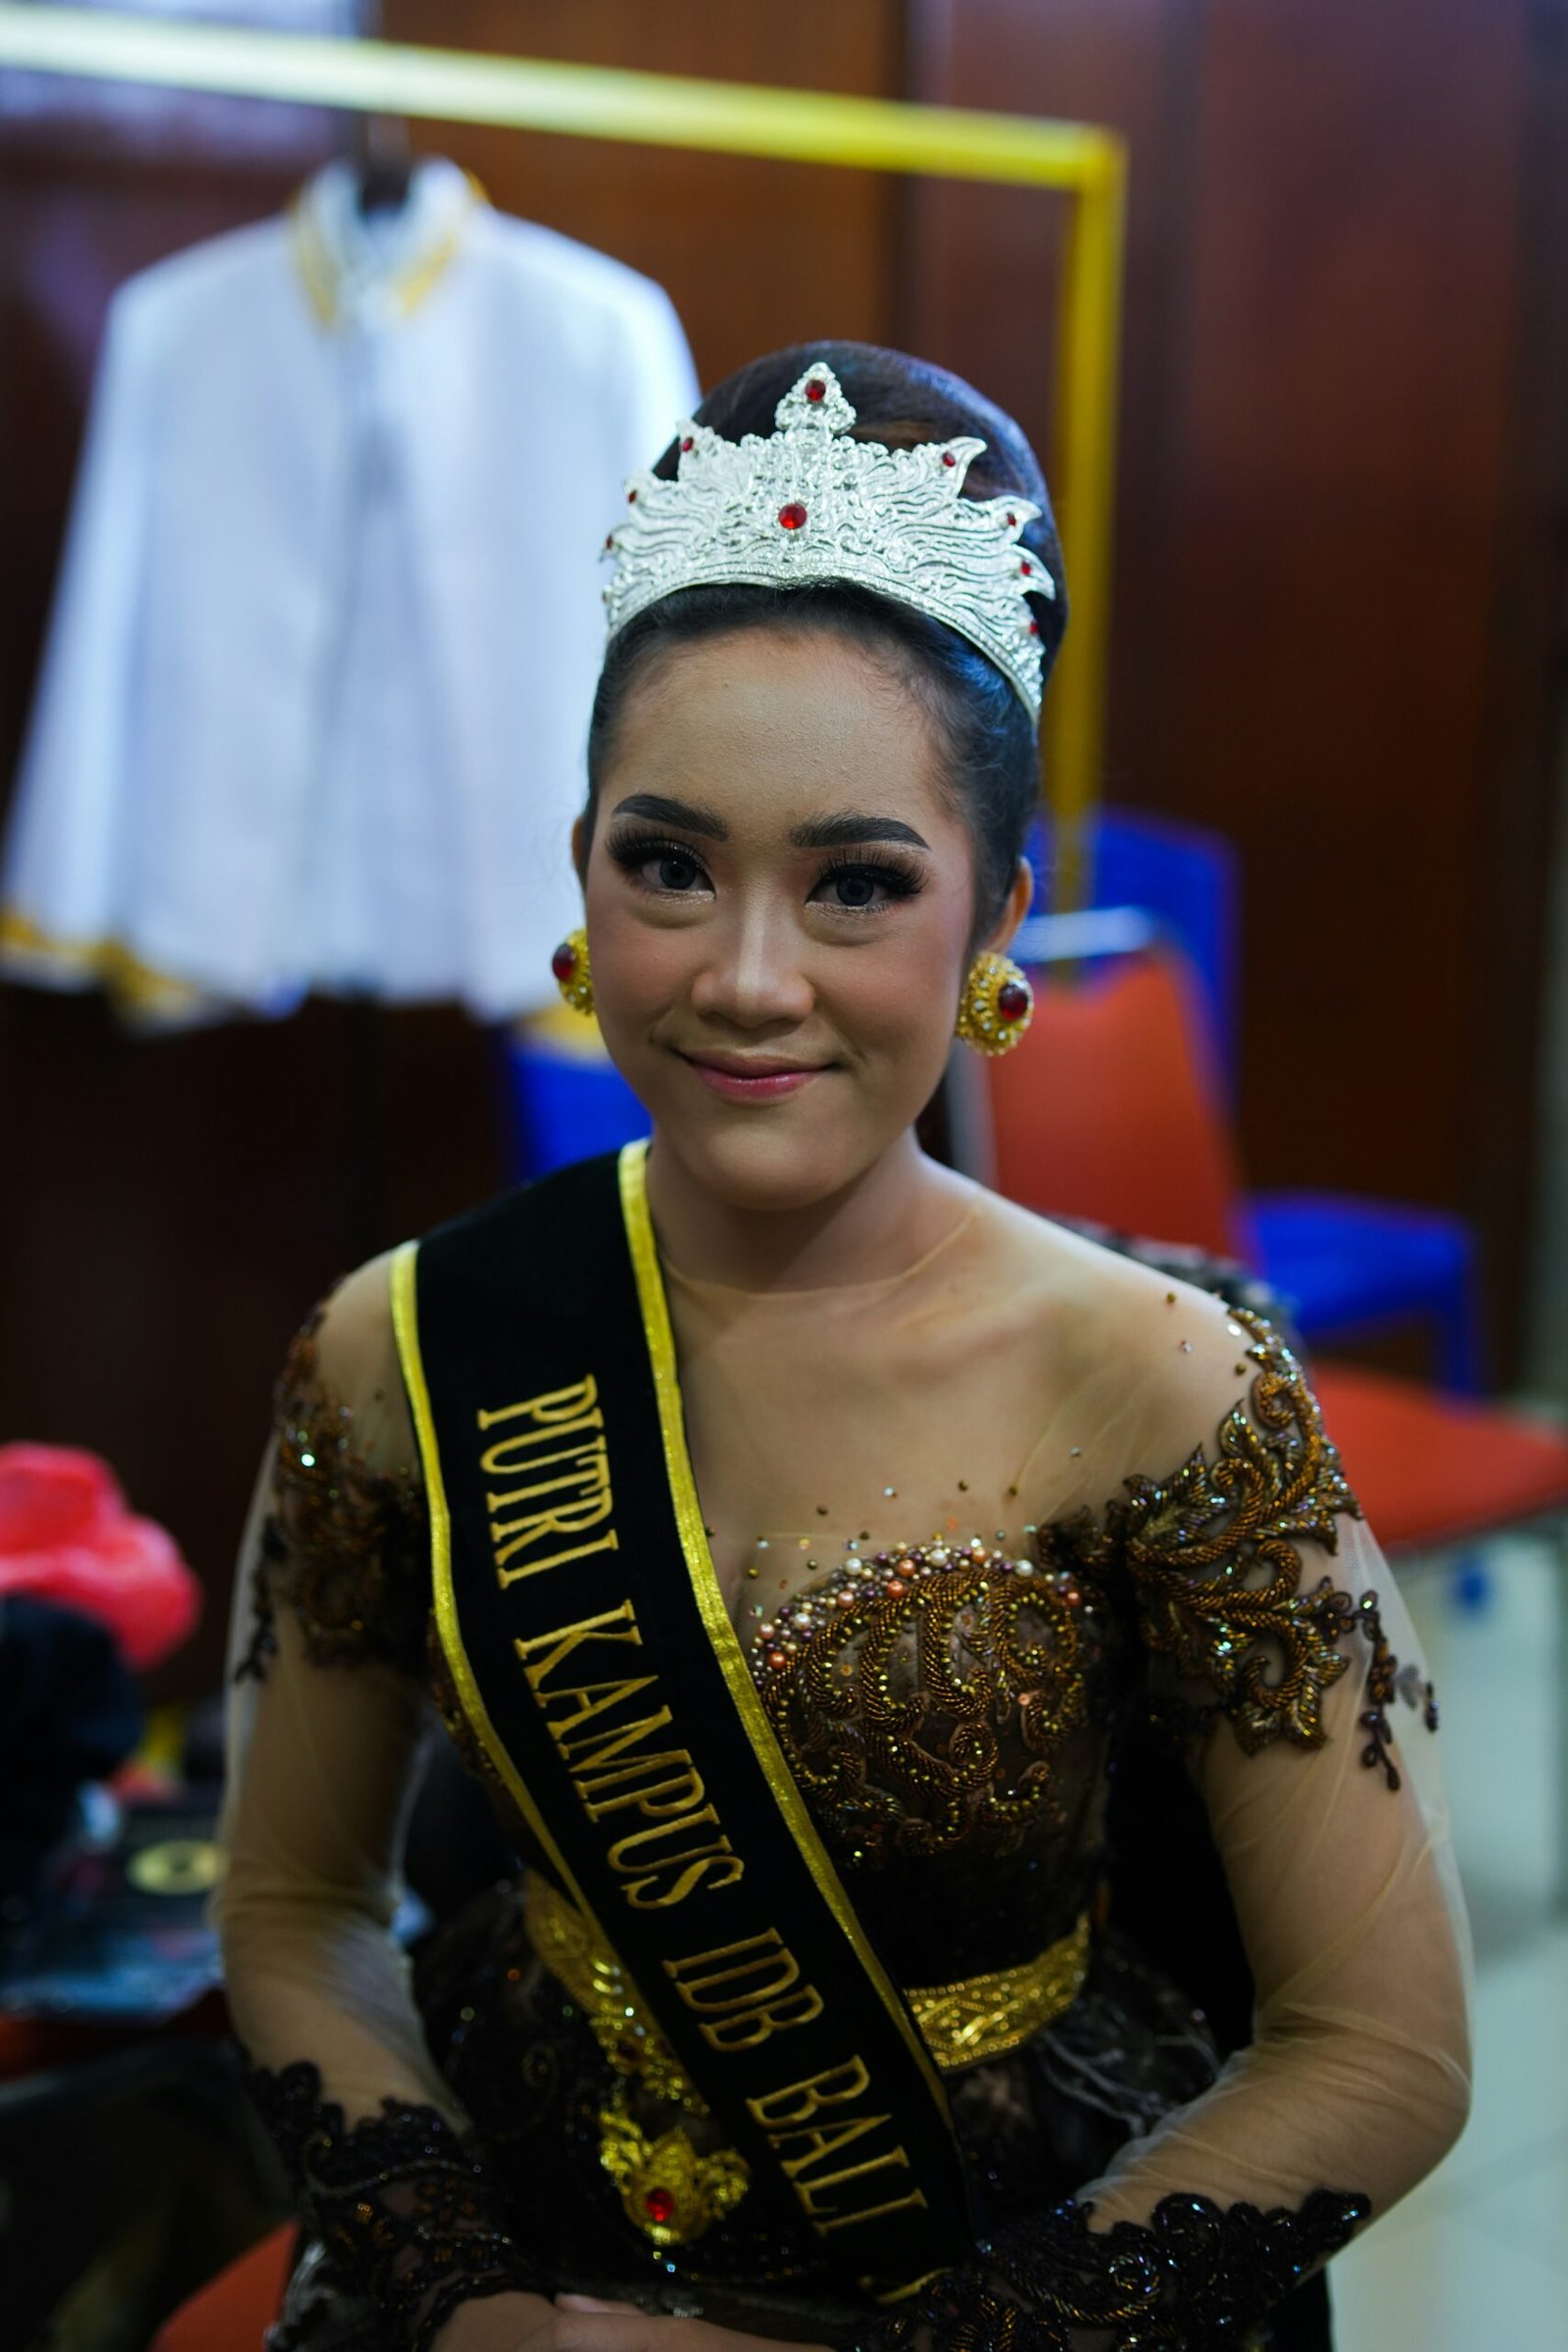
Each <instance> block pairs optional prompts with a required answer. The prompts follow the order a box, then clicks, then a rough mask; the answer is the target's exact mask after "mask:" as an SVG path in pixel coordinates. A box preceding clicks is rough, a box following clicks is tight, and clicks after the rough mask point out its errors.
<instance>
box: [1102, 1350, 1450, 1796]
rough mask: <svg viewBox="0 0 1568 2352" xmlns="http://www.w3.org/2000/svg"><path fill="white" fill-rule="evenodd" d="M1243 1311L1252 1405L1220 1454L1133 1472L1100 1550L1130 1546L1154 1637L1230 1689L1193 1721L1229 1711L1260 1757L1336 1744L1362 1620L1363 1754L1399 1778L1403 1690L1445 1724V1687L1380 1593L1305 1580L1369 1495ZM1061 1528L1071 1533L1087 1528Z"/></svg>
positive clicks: (1287, 1361)
mask: <svg viewBox="0 0 1568 2352" xmlns="http://www.w3.org/2000/svg"><path fill="white" fill-rule="evenodd" d="M1232 1312H1233V1314H1234V1316H1235V1319H1236V1322H1237V1324H1238V1325H1240V1326H1241V1327H1242V1329H1243V1331H1244V1332H1245V1333H1246V1335H1247V1336H1248V1338H1249V1339H1250V1346H1249V1348H1248V1349H1247V1353H1248V1355H1249V1356H1250V1358H1251V1360H1252V1361H1253V1362H1255V1363H1256V1364H1257V1366H1258V1367H1259V1369H1258V1373H1257V1377H1256V1379H1255V1380H1254V1382H1253V1384H1252V1393H1251V1400H1250V1417H1249V1414H1248V1412H1247V1411H1246V1410H1244V1408H1243V1407H1242V1406H1240V1405H1238V1406H1236V1407H1235V1409H1234V1410H1233V1411H1232V1412H1230V1413H1228V1414H1227V1415H1226V1417H1225V1419H1224V1421H1223V1422H1222V1423H1221V1425H1220V1430H1219V1442H1218V1456H1217V1459H1215V1460H1213V1461H1210V1460H1208V1459H1207V1458H1206V1456H1205V1454H1204V1452H1203V1450H1202V1448H1201V1447H1200V1448H1199V1449H1198V1450H1197V1451H1195V1452H1194V1453H1193V1454H1191V1455H1190V1456H1189V1458H1188V1459H1187V1461H1186V1462H1184V1463H1183V1465H1182V1467H1181V1468H1180V1469H1179V1470H1178V1471H1177V1472H1176V1473H1175V1475H1174V1476H1173V1477H1171V1478H1169V1479H1166V1480H1163V1481H1156V1480H1154V1479H1149V1478H1133V1479H1129V1480H1128V1481H1127V1492H1126V1496H1125V1498H1124V1499H1121V1500H1118V1501H1116V1502H1113V1503H1112V1504H1110V1505H1109V1507H1108V1508H1107V1510H1106V1513H1105V1529H1104V1537H1103V1542H1102V1543H1101V1544H1099V1545H1096V1546H1094V1547H1093V1548H1095V1549H1096V1550H1098V1551H1099V1553H1100V1556H1101V1559H1102V1562H1104V1561H1108V1560H1109V1559H1110V1558H1113V1557H1114V1556H1115V1554H1116V1553H1117V1552H1118V1551H1119V1553H1120V1556H1121V1558H1122V1560H1123V1562H1124V1564H1125V1568H1126V1572H1127V1575H1128V1577H1129V1578H1130V1580H1131V1583H1132V1587H1133V1590H1134V1593H1135V1594H1136V1597H1137V1602H1138V1608H1139V1615H1140V1622H1141V1628H1142V1633H1143V1639H1144V1641H1145V1642H1146V1643H1147V1645H1148V1646H1149V1648H1150V1649H1152V1650H1154V1651H1156V1652H1158V1653H1161V1654H1163V1655H1166V1656H1168V1657H1170V1658H1171V1659H1172V1660H1173V1661H1174V1663H1175V1665H1176V1667H1177V1669H1178V1670H1179V1672H1181V1673H1182V1674H1183V1675H1185V1676H1188V1677H1190V1678H1192V1679H1194V1680H1197V1681H1202V1682H1206V1683H1207V1684H1208V1685H1209V1686H1210V1687H1211V1688H1212V1689H1213V1690H1214V1691H1215V1692H1216V1693H1217V1695H1216V1697H1215V1699H1214V1700H1213V1701H1212V1702H1211V1704H1210V1705H1208V1706H1207V1707H1206V1708H1204V1707H1200V1708H1197V1709H1195V1710H1193V1711H1192V1714H1193V1726H1192V1728H1194V1729H1196V1730H1198V1731H1206V1730H1207V1729H1208V1728H1209V1727H1210V1726H1211V1725H1212V1723H1213V1721H1214V1720H1215V1718H1216V1717H1217V1716H1219V1715H1223V1716H1225V1717H1226V1718H1227V1720H1228V1721H1229V1722H1230V1724H1231V1727H1232V1729H1233V1730H1234V1732H1235V1734H1236V1738H1237V1740H1238V1741H1239V1743H1240V1745H1241V1746H1242V1748H1243V1750H1244V1751H1245V1752H1246V1753H1247V1754H1249V1755H1255V1754H1256V1753H1257V1751H1258V1750H1259V1749H1260V1748H1263V1747H1266V1746H1267V1745H1268V1744H1269V1743H1270V1742H1271V1741H1272V1740H1281V1739H1283V1740H1291V1741H1292V1742H1293V1743H1294V1744H1295V1745H1297V1746H1299V1747H1319V1746H1321V1745H1322V1743H1323V1740H1324V1737H1325V1734H1324V1729H1323V1697H1324V1693H1325V1692H1326V1691H1328V1690H1329V1689H1330V1687H1331V1686H1332V1685H1333V1684H1335V1683H1337V1682H1338V1681H1339V1679H1340V1677H1341V1676H1342V1675H1343V1674H1345V1673H1346V1672H1348V1668H1349V1665H1350V1654H1349V1650H1348V1646H1347V1644H1348V1637H1349V1635H1350V1634H1351V1632H1352V1630H1353V1629H1354V1628H1355V1627H1356V1626H1357V1624H1359V1626H1360V1628H1361V1630H1362V1631H1363V1632H1364V1633H1365V1635H1366V1637H1367V1639H1368V1641H1369V1642H1370V1643H1371V1645H1372V1657H1371V1663H1370V1665H1369V1668H1368V1675H1367V1702H1368V1703H1367V1710H1366V1712H1365V1713H1364V1714H1363V1715H1362V1718H1361V1722H1362V1725H1363V1728H1365V1730H1366V1731H1367V1733H1368V1735H1369V1738H1368V1744H1367V1747H1366V1748H1365V1750H1364V1751H1363V1757H1362V1760H1363V1762H1364V1763H1366V1764H1368V1765H1369V1766H1370V1765H1381V1767H1382V1769H1383V1771H1384V1773H1385V1776H1386V1777H1387V1779H1388V1781H1389V1785H1390V1787H1391V1788H1395V1789H1397V1787H1398V1785H1399V1776H1398V1772H1397V1768H1396V1766H1395V1765H1394V1762H1393V1759H1392V1757H1391V1755H1390V1753H1389V1742H1390V1739H1391V1737H1392V1734H1391V1732H1390V1727H1389V1721H1388V1715H1387V1704H1388V1701H1389V1699H1390V1698H1392V1697H1393V1696H1394V1695H1395V1694H1396V1692H1397V1693H1399V1694H1400V1695H1402V1696H1404V1697H1405V1698H1407V1699H1408V1700H1409V1701H1410V1703H1411V1704H1412V1705H1419V1706H1420V1707H1421V1709H1422V1712H1423V1716H1424V1720H1425V1722H1426V1725H1427V1728H1428V1730H1431V1731H1435V1730H1436V1729H1437V1721H1438V1716H1437V1704H1436V1700H1435V1698H1434V1696H1433V1692H1432V1687H1431V1685H1430V1684H1429V1683H1424V1682H1422V1680H1421V1678H1420V1676H1419V1673H1418V1672H1417V1670H1415V1669H1414V1668H1402V1669H1401V1668H1400V1666H1399V1664H1398V1661H1397V1659H1396V1658H1395V1657H1394V1656H1393V1654H1392V1652H1391V1650H1390V1648H1389V1644H1388V1642H1387V1640H1386V1638H1385V1636H1384V1634H1383V1629H1382V1621H1381V1618H1380V1617H1379V1614H1378V1605H1377V1595H1376V1594H1375V1593H1367V1594H1365V1595H1364V1596H1363V1597H1362V1599H1361V1600H1360V1601H1359V1602H1357V1601H1355V1600H1352V1599H1351V1597H1350V1595H1349V1593H1346V1592H1345V1591H1344V1590H1343V1589H1342V1588H1341V1587H1339V1586H1337V1585H1336V1584H1335V1583H1334V1581H1333V1579H1332V1578H1331V1577H1327V1576H1325V1577H1321V1578H1319V1579H1318V1581H1317V1582H1316V1584H1313V1585H1303V1584H1302V1580H1301V1560H1300V1554H1299V1549H1298V1546H1299V1544H1303V1543H1311V1544H1320V1545H1321V1546H1322V1547H1323V1549H1324V1550H1325V1551H1327V1552H1329V1553H1330V1554H1333V1553H1334V1552H1336V1551H1337V1550H1338V1548H1339V1538H1338V1533H1337V1530H1336V1527H1335V1520H1336V1517H1337V1516H1338V1515H1339V1514H1340V1513H1341V1512H1345V1513H1348V1515H1349V1516H1350V1517H1352V1518H1357V1519H1358V1518H1360V1516H1361V1506H1360V1503H1359V1502H1358V1501H1357V1500H1356V1497H1355V1495H1353V1493H1352V1492H1351V1490H1350V1487H1349V1484H1348V1480H1347V1479H1346V1476H1345V1472H1344V1470H1343V1469H1342V1467H1341V1464H1340V1457H1339V1453H1338V1451H1337V1449H1336V1447H1335V1446H1334V1445H1333V1443H1332V1441H1331V1440H1330V1439H1329V1437H1328V1435H1327V1433H1326V1432H1325V1430H1324V1427H1323V1417H1322V1414H1321V1412H1320V1410H1319V1408H1318V1403H1317V1399H1316V1398H1315V1397H1314V1396H1313V1395H1312V1392H1311V1390H1310V1388H1309V1387H1308V1386H1307V1383H1306V1378H1305V1375H1304V1374H1303V1372H1302V1370H1301V1366H1300V1364H1299V1362H1298V1360H1297V1358H1296V1356H1295V1354H1294V1353H1293V1352H1292V1350H1291V1349H1290V1348H1289V1347H1287V1345H1286V1343H1285V1342H1284V1340H1283V1339H1281V1338H1280V1336H1279V1334H1278V1333H1277V1332H1276V1331H1274V1330H1273V1329H1272V1328H1271V1327H1270V1325H1269V1324H1267V1323H1266V1322H1265V1321H1264V1320H1263V1318H1262V1317H1261V1316H1259V1315H1254V1314H1251V1313H1250V1312H1248V1311H1247V1310H1246V1309H1245V1308H1242V1307H1236V1308H1233V1309H1232ZM1077 1532H1078V1534H1079V1536H1080V1539H1081V1535H1082V1531H1077ZM1060 1534H1061V1537H1062V1539H1063V1540H1064V1541H1065V1542H1067V1543H1068V1544H1071V1543H1072V1541H1073V1538H1074V1534H1075V1531H1074V1530H1073V1529H1066V1530H1062V1531H1060Z"/></svg>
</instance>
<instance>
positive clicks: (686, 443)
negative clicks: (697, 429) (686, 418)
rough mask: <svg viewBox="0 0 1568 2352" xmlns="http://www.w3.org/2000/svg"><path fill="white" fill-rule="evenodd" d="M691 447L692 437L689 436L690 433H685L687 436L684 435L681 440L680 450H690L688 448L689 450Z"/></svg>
mask: <svg viewBox="0 0 1568 2352" xmlns="http://www.w3.org/2000/svg"><path fill="white" fill-rule="evenodd" d="M691 446H692V435H691V434H690V433H687V434H686V435H685V436H684V437H683V438H682V441H681V447H682V449H690V448H691Z"/></svg>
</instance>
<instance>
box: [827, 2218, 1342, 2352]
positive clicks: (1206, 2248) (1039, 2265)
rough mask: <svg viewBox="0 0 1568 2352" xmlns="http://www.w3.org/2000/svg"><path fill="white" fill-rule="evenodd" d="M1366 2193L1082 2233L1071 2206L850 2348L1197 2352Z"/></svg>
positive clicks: (1255, 2303)
mask: <svg viewBox="0 0 1568 2352" xmlns="http://www.w3.org/2000/svg"><path fill="white" fill-rule="evenodd" d="M1371 2210H1372V2207H1371V2203H1370V2200H1369V2199H1368V2198H1366V2197H1364V2196H1361V2195H1359V2194H1346V2193H1345V2192H1343V2191H1340V2190H1335V2189H1324V2188H1320V2189H1314V2190H1313V2191H1312V2193H1311V2195H1310V2196H1309V2197H1307V2198H1306V2200H1305V2202H1304V2203H1303V2204H1301V2205H1300V2206H1299V2207H1296V2208H1290V2207H1285V2206H1276V2207H1275V2208H1274V2209H1273V2210H1272V2211H1270V2212H1268V2213H1263V2212H1260V2211H1259V2209H1258V2208H1257V2207H1256V2206H1255V2205H1247V2204H1238V2205H1223V2206H1222V2205H1216V2204H1215V2203H1214V2202H1213V2201H1212V2200H1211V2199H1210V2198H1208V2197H1200V2196H1168V2197H1161V2199H1160V2200H1159V2203H1158V2204H1157V2205H1156V2206H1155V2208H1154V2211H1153V2214H1152V2217H1151V2219H1150V2222H1149V2224H1148V2226H1147V2227H1145V2226H1144V2225H1143V2224H1140V2223H1136V2222H1117V2223H1115V2224H1114V2225H1113V2226H1112V2228H1110V2229H1106V2230H1103V2231H1097V2230H1092V2229H1090V2227H1089V2217H1090V2214H1091V2212H1092V2211H1093V2208H1092V2207H1091V2206H1088V2205H1080V2204H1078V2203H1077V2202H1076V2201H1074V2200H1069V2201H1068V2202H1067V2203H1065V2204H1061V2205H1055V2206H1053V2207H1051V2208H1050V2209H1049V2210H1048V2211H1047V2212H1045V2213H1042V2214H1039V2215H1036V2216H1033V2217H1031V2218H1030V2219H1029V2220H1028V2221H1026V2222H1017V2223H1012V2224H1009V2225H1008V2226H1007V2227H1006V2228H1005V2229H1000V2230H999V2231H998V2232H997V2234H996V2237H995V2238H994V2239H993V2240H992V2241H991V2242H990V2243H989V2244H982V2245H981V2247H980V2248H979V2251H980V2254H981V2255H982V2257H984V2260H983V2261H982V2262H980V2263H977V2264H975V2265H974V2266H973V2267H972V2268H970V2267H968V2266H966V2267H965V2268H964V2269H963V2270H961V2271H949V2272H947V2273H945V2274H944V2275H943V2276H942V2277H941V2278H938V2279H936V2280H935V2281H934V2282H933V2283H932V2284H931V2285H929V2286H928V2287H926V2288H925V2289H924V2290H923V2291H922V2293H921V2294H920V2295H919V2296H918V2297H917V2298H916V2299H915V2301H914V2303H913V2306H912V2307H907V2308H905V2309H903V2310H900V2311H899V2312H897V2313H896V2314H894V2315H893V2316H891V2317H890V2318H888V2319H886V2320H882V2321H878V2322H875V2323H874V2324H873V2325H872V2326H870V2327H867V2328H864V2329H862V2330H861V2331H860V2332H859V2333H858V2336H857V2337H856V2343H855V2352H1074V2347H1075V2346H1076V2345H1078V2344H1079V2343H1081V2342H1082V2340H1083V2339H1082V2337H1081V2336H1079V2335H1078V2334H1077V2333H1076V2332H1075V2330H1077V2329H1079V2328H1090V2329H1095V2330H1103V2332H1097V2333H1096V2334H1095V2335H1094V2338H1093V2340H1094V2342H1095V2343H1096V2344H1097V2345H1099V2346H1102V2347H1103V2352H1197V2347H1198V2346H1200V2345H1219V2344H1222V2343H1223V2344H1235V2345H1236V2346H1237V2347H1238V2352H1242V2348H1243V2347H1244V2346H1245V2345H1246V2343H1247V2342H1248V2340H1249V2339H1248V2336H1247V2334H1246V2330H1247V2329H1248V2328H1250V2327H1251V2326H1252V2325H1253V2324H1254V2323H1255V2322H1257V2321H1260V2320H1262V2319H1265V2318H1266V2317H1267V2315H1268V2313H1269V2312H1270V2310H1271V2309H1272V2308H1273V2306H1274V2305H1275V2304H1277V2303H1278V2302H1279V2301H1280V2299H1281V2297H1282V2296H1284V2295H1286V2294H1288V2293H1289V2291H1290V2289H1291V2288H1292V2287H1293V2286H1295V2285H1297V2284H1298V2283H1299V2280H1300V2279H1302V2278H1305V2276H1306V2275H1307V2273H1308V2272H1309V2271H1311V2270H1312V2269H1314V2268H1315V2267H1316V2265H1317V2264H1318V2263H1319V2262H1321V2261H1323V2260H1324V2259H1325V2258H1326V2257H1327V2256H1328V2255H1331V2254H1337V2253H1338V2252H1339V2250H1340V2248H1341V2247H1342V2246H1344V2245H1346V2244H1347V2243H1348V2240H1349V2237H1350V2235H1351V2232H1352V2231H1353V2229H1355V2228H1356V2226H1357V2224H1358V2223H1360V2222H1363V2221H1365V2220H1366V2219H1367V2217H1368V2215H1369V2214H1370V2213H1371Z"/></svg>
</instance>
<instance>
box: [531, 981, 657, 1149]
mask: <svg viewBox="0 0 1568 2352" xmlns="http://www.w3.org/2000/svg"><path fill="white" fill-rule="evenodd" d="M567 1022H569V1023H570V1024H571V1026H570V1027H569V1028H568V1027H566V1026H565V1024H566V1023H567ZM500 1041H501V1042H500V1053H501V1090H502V1100H503V1103H504V1108H505V1118H504V1127H505V1135H506V1158H507V1177H508V1181H509V1182H510V1183H513V1184H521V1183H522V1182H523V1181H524V1180H525V1179H526V1178H528V1177H531V1176H548V1175H549V1173H550V1171H551V1169H552V1168H562V1167H565V1166H566V1165H567V1164H568V1162H569V1161H571V1160H574V1159H589V1158H591V1157H592V1156H593V1155H594V1153H595V1152H616V1151H618V1150H619V1149H620V1146H621V1145H622V1144H630V1143H635V1142H636V1140H637V1139H638V1137H640V1136H644V1135H647V1133H648V1132H649V1119H648V1113H647V1112H646V1111H645V1110H644V1108H643V1106H642V1104H641V1103H639V1102H638V1100H637V1098H636V1096H635V1095H634V1094H633V1093H632V1091H631V1088H630V1087H629V1086H628V1085H627V1084H626V1081H625V1079H624V1078H623V1077H622V1076H621V1074H620V1072H619V1071H618V1070H617V1069H616V1067H615V1065H614V1063H613V1061H612V1060H611V1059H610V1057H609V1055H608V1054H606V1052H605V1049H604V1047H603V1045H602V1044H601V1042H600V1037H599V1031H598V1027H597V1026H596V1025H595V1024H592V1023H590V1022H588V1021H585V1020H584V1019H583V1018H582V1016H581V1014H580V1013H573V1012H567V1011H566V1010H565V1008H564V1007H563V1008H562V1012H561V1014H560V1016H559V1017H558V1016H557V1015H556V1014H555V1013H554V1012H551V1013H549V1014H546V1015H544V1016H543V1017H542V1018H541V1019H540V1020H538V1021H537V1022H535V1023H532V1024H530V1026H529V1027H528V1028H527V1029H526V1030H512V1031H503V1032H501V1033H500Z"/></svg>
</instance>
